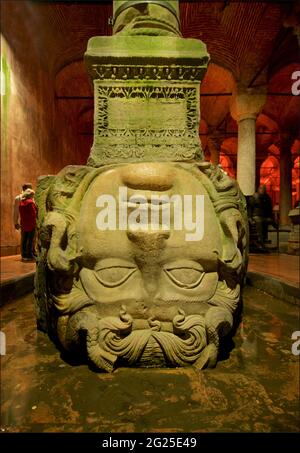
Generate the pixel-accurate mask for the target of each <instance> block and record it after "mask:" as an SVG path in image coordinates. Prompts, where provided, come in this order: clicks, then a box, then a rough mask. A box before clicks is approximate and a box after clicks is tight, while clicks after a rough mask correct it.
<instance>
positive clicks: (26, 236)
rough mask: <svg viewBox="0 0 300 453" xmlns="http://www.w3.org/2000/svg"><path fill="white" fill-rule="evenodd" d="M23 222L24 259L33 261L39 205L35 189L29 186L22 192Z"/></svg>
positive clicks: (22, 249) (22, 251)
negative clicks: (35, 196)
mask: <svg viewBox="0 0 300 453" xmlns="http://www.w3.org/2000/svg"><path fill="white" fill-rule="evenodd" d="M19 213H20V224H21V255H22V260H24V261H31V260H34V259H35V256H34V254H35V253H34V237H35V227H36V217H37V206H36V204H35V201H34V190H32V189H30V188H28V189H26V190H24V191H23V192H22V194H21V201H20V203H19Z"/></svg>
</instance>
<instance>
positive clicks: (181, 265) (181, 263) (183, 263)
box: [163, 259, 204, 272]
mask: <svg viewBox="0 0 300 453" xmlns="http://www.w3.org/2000/svg"><path fill="white" fill-rule="evenodd" d="M163 269H164V270H166V271H171V270H174V269H194V270H196V271H200V272H204V268H203V266H201V264H200V263H198V262H197V261H193V260H188V259H184V260H176V261H172V262H171V263H166V264H164V265H163Z"/></svg>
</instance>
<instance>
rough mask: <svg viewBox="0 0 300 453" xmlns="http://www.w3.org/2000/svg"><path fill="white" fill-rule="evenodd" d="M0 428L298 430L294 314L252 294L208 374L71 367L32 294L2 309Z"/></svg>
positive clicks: (292, 309)
mask: <svg viewBox="0 0 300 453" xmlns="http://www.w3.org/2000/svg"><path fill="white" fill-rule="evenodd" d="M1 330H2V331H3V332H4V333H5V334H6V342H7V351H6V352H7V353H6V355H5V356H2V357H1V358H2V364H1V368H2V370H1V371H2V373H1V384H2V385H1V428H2V430H5V431H10V432H17V431H21V432H42V431H48V432H51V431H78V432H85V431H88V432H153V431H159V432H164V431H166V432H181V431H182V432H201V431H204V432H222V431H223V432H224V431H242V432H261V431H263V432H274V431H276V432H283V431H289V432H295V431H296V432H297V431H300V418H299V356H295V355H293V354H292V353H291V346H292V340H291V335H292V332H294V331H296V330H300V328H299V308H297V307H296V306H293V305H289V304H287V303H285V302H282V301H280V300H277V299H275V298H273V297H271V296H268V295H266V294H264V293H263V292H260V291H258V290H256V289H253V288H250V287H248V288H246V290H245V293H244V316H243V322H242V324H241V325H240V327H239V329H238V332H237V334H236V336H235V338H234V348H233V349H232V351H231V353H230V355H229V356H228V357H224V359H223V360H222V361H221V362H219V363H218V366H217V368H216V369H213V370H205V371H201V372H199V371H196V370H194V369H193V368H185V369H182V368H181V369H128V368H124V369H118V370H117V371H115V372H114V373H113V374H105V373H96V372H93V371H91V370H90V369H89V368H88V366H86V365H70V364H69V363H67V362H66V361H64V360H63V359H62V358H61V355H60V353H59V351H58V350H57V349H56V347H55V346H54V345H53V344H52V343H51V342H50V340H49V339H48V337H47V336H46V335H45V334H43V333H41V332H37V331H36V328H35V315H34V308H33V296H32V295H28V296H26V297H23V298H21V299H19V300H16V301H14V302H11V303H9V304H7V305H6V306H4V308H3V310H2V327H1Z"/></svg>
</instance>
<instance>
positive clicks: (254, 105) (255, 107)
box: [230, 88, 266, 196]
mask: <svg viewBox="0 0 300 453" xmlns="http://www.w3.org/2000/svg"><path fill="white" fill-rule="evenodd" d="M265 100H266V95H265V90H264V89H257V88H256V89H254V88H244V89H241V88H239V89H238V90H237V91H236V93H234V95H233V98H232V102H231V106H230V112H231V115H232V117H233V118H234V119H235V120H236V121H237V123H238V152H237V181H238V183H239V185H240V188H241V190H242V192H243V194H244V195H246V196H250V195H253V194H254V192H255V188H256V187H255V186H256V181H255V173H256V161H255V158H256V136H255V126H256V118H257V116H258V114H259V112H260V111H261V109H262V107H263V105H264V103H265Z"/></svg>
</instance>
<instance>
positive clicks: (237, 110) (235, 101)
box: [208, 88, 293, 225]
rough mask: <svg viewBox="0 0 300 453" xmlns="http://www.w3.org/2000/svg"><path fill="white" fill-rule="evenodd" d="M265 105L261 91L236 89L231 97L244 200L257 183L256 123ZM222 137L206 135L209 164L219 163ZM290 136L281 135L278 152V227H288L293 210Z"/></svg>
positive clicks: (215, 134) (238, 179)
mask: <svg viewBox="0 0 300 453" xmlns="http://www.w3.org/2000/svg"><path fill="white" fill-rule="evenodd" d="M265 102H266V93H265V90H264V89H263V88H239V89H238V90H237V92H236V93H235V94H234V96H233V97H232V102H231V105H230V113H231V116H232V117H233V119H234V120H235V121H236V122H237V124H238V152H237V181H238V183H239V186H240V188H241V191H242V192H243V194H244V195H245V196H251V195H253V194H254V192H255V190H256V188H257V187H256V184H258V182H259V178H258V174H257V165H256V163H257V162H256V119H257V117H258V115H259V113H260V112H261V110H262V108H263V106H264V104H265ZM222 139H223V138H222V136H221V135H220V134H218V133H217V132H216V131H213V132H211V133H209V138H208V146H209V149H210V153H211V158H210V160H211V162H212V163H213V164H214V165H217V164H218V163H219V158H220V148H221V144H222ZM292 144H293V139H292V138H291V136H290V133H288V132H286V133H285V132H283V133H281V146H280V148H281V152H280V223H281V225H287V224H289V216H288V214H289V211H290V210H291V209H292V154H291V146H292Z"/></svg>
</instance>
